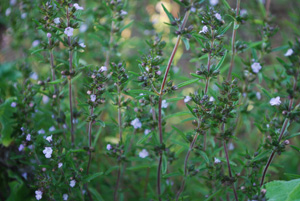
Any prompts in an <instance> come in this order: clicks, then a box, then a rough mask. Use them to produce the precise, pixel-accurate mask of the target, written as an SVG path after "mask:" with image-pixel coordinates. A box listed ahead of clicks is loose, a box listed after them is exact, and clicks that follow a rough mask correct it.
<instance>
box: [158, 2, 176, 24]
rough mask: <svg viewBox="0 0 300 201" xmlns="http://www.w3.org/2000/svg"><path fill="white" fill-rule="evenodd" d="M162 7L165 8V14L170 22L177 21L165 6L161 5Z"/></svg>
mask: <svg viewBox="0 0 300 201" xmlns="http://www.w3.org/2000/svg"><path fill="white" fill-rule="evenodd" d="M161 6H162V7H163V9H164V11H165V13H166V14H167V16H168V18H169V20H170V22H173V21H175V20H174V17H173V15H172V14H171V13H170V12H169V11H168V10H167V9H166V7H165V6H164V4H161Z"/></svg>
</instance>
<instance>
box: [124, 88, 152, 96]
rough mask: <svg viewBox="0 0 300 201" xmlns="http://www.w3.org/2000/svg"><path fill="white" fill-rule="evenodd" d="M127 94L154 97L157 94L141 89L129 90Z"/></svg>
mask: <svg viewBox="0 0 300 201" xmlns="http://www.w3.org/2000/svg"><path fill="white" fill-rule="evenodd" d="M128 93H129V94H141V93H143V94H148V95H154V96H157V94H156V93H154V92H151V91H147V90H142V89H133V90H130V91H129V92H128Z"/></svg>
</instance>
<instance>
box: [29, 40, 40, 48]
mask: <svg viewBox="0 0 300 201" xmlns="http://www.w3.org/2000/svg"><path fill="white" fill-rule="evenodd" d="M39 44H40V41H39V40H35V41H33V42H32V44H31V45H32V47H36V46H38V45H39Z"/></svg>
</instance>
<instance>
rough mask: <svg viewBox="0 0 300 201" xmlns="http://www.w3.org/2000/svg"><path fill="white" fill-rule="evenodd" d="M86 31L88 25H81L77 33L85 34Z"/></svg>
mask: <svg viewBox="0 0 300 201" xmlns="http://www.w3.org/2000/svg"><path fill="white" fill-rule="evenodd" d="M87 29H88V25H86V24H82V25H81V26H80V28H79V31H80V32H81V33H83V32H86V30H87Z"/></svg>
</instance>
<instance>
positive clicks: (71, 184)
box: [70, 179, 76, 188]
mask: <svg viewBox="0 0 300 201" xmlns="http://www.w3.org/2000/svg"><path fill="white" fill-rule="evenodd" d="M75 185H76V181H75V180H74V179H73V180H71V181H70V186H71V187H72V188H73V187H74V186H75Z"/></svg>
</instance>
